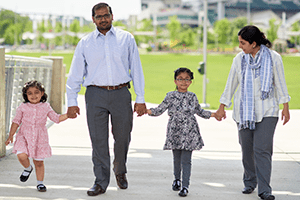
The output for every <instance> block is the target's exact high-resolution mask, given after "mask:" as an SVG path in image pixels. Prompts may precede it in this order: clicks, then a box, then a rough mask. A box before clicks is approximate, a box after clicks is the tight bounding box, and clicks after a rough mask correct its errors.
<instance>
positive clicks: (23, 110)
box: [13, 102, 60, 159]
mask: <svg viewBox="0 0 300 200" xmlns="http://www.w3.org/2000/svg"><path fill="white" fill-rule="evenodd" d="M47 116H48V117H49V118H50V120H52V121H53V122H55V123H59V116H60V115H59V114H57V113H56V112H55V111H54V110H53V109H52V108H51V106H50V104H49V103H47V102H46V103H38V104H32V103H29V102H28V103H22V104H21V105H20V106H19V107H18V108H17V110H16V116H15V117H14V119H13V122H14V123H16V124H18V125H20V129H19V131H18V133H17V135H16V141H15V143H14V148H13V153H17V152H18V151H19V152H22V153H26V154H27V155H28V157H30V158H33V159H44V158H47V157H50V156H51V155H52V153H51V147H50V145H49V138H48V132H47V127H46V122H47Z"/></svg>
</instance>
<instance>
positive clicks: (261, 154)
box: [239, 117, 278, 194]
mask: <svg viewBox="0 0 300 200" xmlns="http://www.w3.org/2000/svg"><path fill="white" fill-rule="evenodd" d="M277 122H278V117H265V118H263V120H262V121H261V122H259V123H256V124H255V130H250V129H242V130H240V131H239V142H240V144H241V147H242V155H243V158H242V161H243V166H244V177H243V181H244V185H245V187H253V188H256V185H258V194H261V193H263V192H268V193H272V188H271V186H270V180H271V171H272V155H273V138H274V132H275V127H276V124H277Z"/></svg>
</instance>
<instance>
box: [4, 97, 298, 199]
mask: <svg viewBox="0 0 300 200" xmlns="http://www.w3.org/2000/svg"><path fill="white" fill-rule="evenodd" d="M79 105H80V108H81V115H80V116H79V117H78V118H77V119H69V120H67V121H65V122H62V123H61V124H54V125H53V126H51V127H50V128H49V137H50V144H51V146H52V151H53V156H52V157H51V158H49V159H47V160H46V161H45V166H46V173H45V181H44V183H45V185H46V186H47V188H48V191H47V192H46V193H40V192H37V190H36V178H35V173H33V174H32V175H31V177H30V179H29V180H28V181H27V182H26V183H22V182H20V181H19V176H20V174H21V172H22V170H23V169H22V166H21V165H20V164H19V162H18V160H17V158H16V156H15V155H14V154H10V155H8V156H6V157H5V158H2V159H1V160H0V169H1V171H0V200H15V199H20V200H40V199H55V200H73V199H76V200H83V199H109V200H120V199H122V200H129V199H130V200H143V199H146V200H152V199H153V200H160V199H164V200H171V199H172V200H173V199H179V198H181V197H179V196H178V194H177V192H174V191H172V189H171V184H172V181H173V174H172V154H171V151H163V150H162V147H163V144H164V140H165V132H166V125H167V121H168V116H167V114H166V113H164V114H163V115H162V116H160V117H149V116H143V117H135V119H134V128H133V132H132V141H131V145H130V151H129V154H128V165H127V166H128V174H127V178H128V181H129V188H128V189H127V190H120V189H118V187H117V185H116V181H115V177H114V174H113V173H112V174H111V181H110V185H109V187H108V190H107V191H106V193H105V194H103V195H99V196H96V197H89V196H87V194H86V191H87V190H88V189H89V188H90V187H91V186H92V185H93V182H94V176H93V166H92V162H91V152H92V149H91V144H90V139H89V133H88V130H87V126H86V118H85V106H84V97H83V96H80V97H79ZM154 106H155V105H153V104H147V107H149V108H150V107H154ZM231 114H232V113H231V111H227V119H226V120H224V121H223V122H218V121H216V120H215V119H209V120H205V119H202V118H200V117H197V120H198V122H199V125H200V129H201V134H202V136H203V139H204V142H205V147H204V148H203V149H202V150H201V151H194V152H193V161H192V176H191V185H190V189H189V195H188V196H187V197H186V198H187V199H195V200H196V199H197V200H198V199H201V200H216V199H220V200H240V199H242V200H257V199H259V198H258V196H257V191H256V190H255V191H254V193H252V194H250V195H244V194H242V193H241V189H242V188H243V183H242V174H243V168H242V164H241V152H240V146H239V144H238V139H237V128H236V125H235V122H234V121H233V120H232V118H231ZM135 115H136V114H135ZM110 138H111V139H110V147H113V140H112V137H110ZM111 152H113V151H112V149H111ZM111 154H113V153H111ZM112 156H113V155H112ZM271 185H272V187H273V194H274V195H275V196H276V199H279V200H299V199H300V110H291V120H290V122H289V123H288V124H287V125H285V126H282V121H279V123H278V125H277V129H276V133H275V145H274V156H273V173H272V182H271Z"/></svg>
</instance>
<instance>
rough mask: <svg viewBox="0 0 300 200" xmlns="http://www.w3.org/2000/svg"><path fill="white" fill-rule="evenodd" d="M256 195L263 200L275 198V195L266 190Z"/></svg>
mask: <svg viewBox="0 0 300 200" xmlns="http://www.w3.org/2000/svg"><path fill="white" fill-rule="evenodd" d="M258 196H259V197H260V198H261V199H263V200H274V199H275V196H273V195H272V194H270V193H268V192H264V193H261V194H259V195H258Z"/></svg>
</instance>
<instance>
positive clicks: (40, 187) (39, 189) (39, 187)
mask: <svg viewBox="0 0 300 200" xmlns="http://www.w3.org/2000/svg"><path fill="white" fill-rule="evenodd" d="M36 188H37V190H38V191H39V192H46V191H47V188H46V186H45V185H44V184H39V185H37V186H36Z"/></svg>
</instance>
